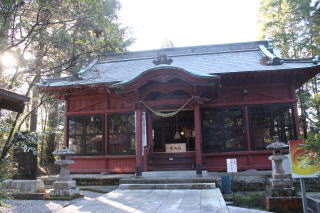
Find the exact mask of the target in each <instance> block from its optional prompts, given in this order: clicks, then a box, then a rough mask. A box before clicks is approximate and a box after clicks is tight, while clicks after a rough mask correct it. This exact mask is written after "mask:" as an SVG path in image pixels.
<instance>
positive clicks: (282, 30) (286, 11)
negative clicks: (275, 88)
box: [260, 0, 320, 163]
mask: <svg viewBox="0 0 320 213" xmlns="http://www.w3.org/2000/svg"><path fill="white" fill-rule="evenodd" d="M260 23H261V35H260V38H262V39H266V38H272V39H273V41H274V46H275V47H276V48H277V49H279V50H280V51H281V54H282V56H283V57H284V58H286V57H290V58H303V57H314V56H316V55H319V54H320V0H314V1H312V0H262V2H261V7H260ZM319 83H320V82H319V77H315V78H314V79H312V80H311V81H310V82H307V83H306V84H305V85H303V86H302V87H301V88H300V89H299V90H298V93H297V96H298V100H299V102H298V103H299V107H300V111H301V116H300V124H301V129H302V133H303V138H304V139H307V138H308V140H307V141H306V144H305V146H304V148H305V149H306V150H308V151H314V152H316V153H319V149H318V148H317V147H318V146H319V144H318V142H317V141H319V133H320V128H319V127H320V95H319V92H320V91H319ZM316 162H318V160H316V161H314V162H313V163H316ZM318 163H319V162H318Z"/></svg>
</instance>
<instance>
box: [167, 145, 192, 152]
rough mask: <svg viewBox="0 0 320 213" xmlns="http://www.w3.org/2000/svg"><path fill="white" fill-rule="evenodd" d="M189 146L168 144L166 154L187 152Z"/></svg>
mask: <svg viewBox="0 0 320 213" xmlns="http://www.w3.org/2000/svg"><path fill="white" fill-rule="evenodd" d="M186 151H187V146H186V144H185V143H169V144H166V152H169V153H174V152H186Z"/></svg>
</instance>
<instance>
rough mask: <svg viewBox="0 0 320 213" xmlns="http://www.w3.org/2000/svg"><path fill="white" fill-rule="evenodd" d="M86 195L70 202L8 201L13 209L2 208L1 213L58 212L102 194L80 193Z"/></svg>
mask: <svg viewBox="0 0 320 213" xmlns="http://www.w3.org/2000/svg"><path fill="white" fill-rule="evenodd" d="M80 193H81V194H84V197H83V198H77V199H74V200H70V201H58V200H6V203H8V204H9V205H10V206H11V207H10V208H0V212H1V213H50V212H56V211H58V210H60V209H62V208H63V207H65V206H68V205H72V203H73V202H75V201H78V200H81V199H82V200H83V199H85V200H90V199H93V198H96V197H98V196H100V195H101V193H96V192H89V191H80Z"/></svg>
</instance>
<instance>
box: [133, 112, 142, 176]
mask: <svg viewBox="0 0 320 213" xmlns="http://www.w3.org/2000/svg"><path fill="white" fill-rule="evenodd" d="M135 117H136V120H135V121H136V122H135V124H136V125H135V126H136V176H142V110H141V109H136V111H135Z"/></svg>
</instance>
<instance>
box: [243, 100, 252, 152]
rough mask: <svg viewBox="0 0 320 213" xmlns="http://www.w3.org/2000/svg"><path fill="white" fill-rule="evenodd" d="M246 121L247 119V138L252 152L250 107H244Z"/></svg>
mask: <svg viewBox="0 0 320 213" xmlns="http://www.w3.org/2000/svg"><path fill="white" fill-rule="evenodd" d="M244 119H245V125H246V137H247V144H248V150H249V151H251V149H252V144H251V136H250V134H251V133H250V132H251V129H250V125H249V122H250V121H249V119H250V118H249V109H248V106H245V107H244Z"/></svg>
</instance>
